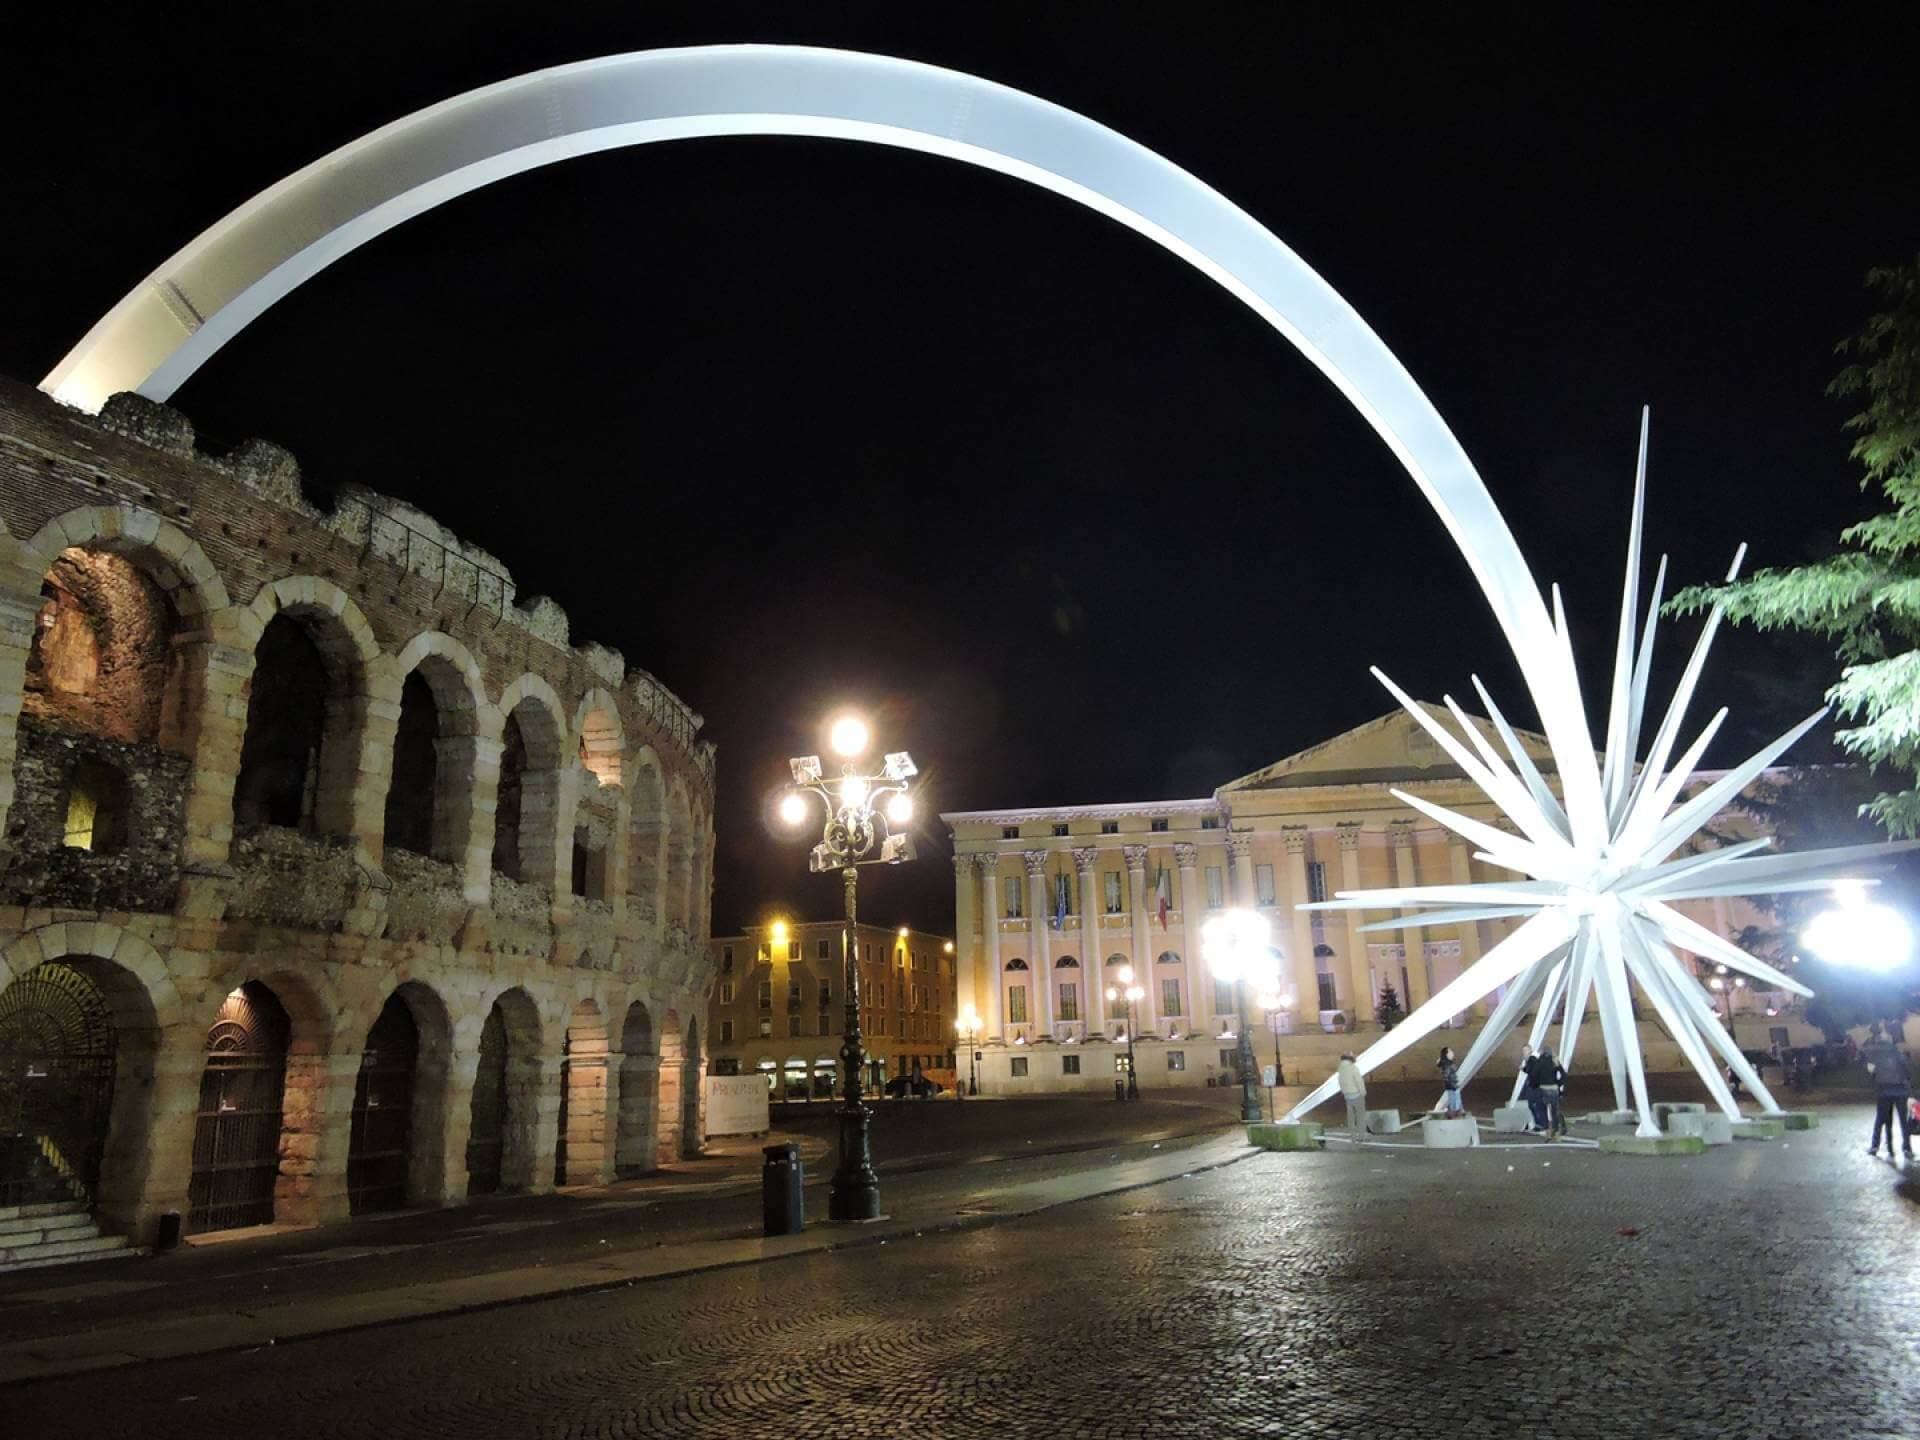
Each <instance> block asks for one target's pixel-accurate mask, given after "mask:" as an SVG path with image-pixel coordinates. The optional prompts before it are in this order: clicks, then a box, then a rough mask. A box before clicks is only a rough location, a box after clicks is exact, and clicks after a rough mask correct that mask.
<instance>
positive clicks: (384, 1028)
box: [347, 995, 420, 1215]
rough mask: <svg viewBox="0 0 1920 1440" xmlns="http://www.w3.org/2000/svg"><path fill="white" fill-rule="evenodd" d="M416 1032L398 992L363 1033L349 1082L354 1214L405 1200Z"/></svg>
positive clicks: (393, 1206)
mask: <svg viewBox="0 0 1920 1440" xmlns="http://www.w3.org/2000/svg"><path fill="white" fill-rule="evenodd" d="M419 1053H420V1031H419V1029H418V1027H416V1026H415V1025H414V1023H413V1012H412V1011H411V1010H409V1009H407V1002H406V1001H404V1000H402V999H401V998H400V997H399V996H398V995H390V996H388V997H387V1003H386V1006H385V1008H383V1009H382V1010H381V1011H380V1018H379V1019H378V1020H375V1021H374V1022H373V1028H372V1029H371V1030H369V1031H368V1032H367V1047H366V1049H365V1050H363V1051H362V1052H361V1054H360V1075H359V1078H358V1079H357V1080H355V1081H354V1085H353V1124H352V1129H351V1132H350V1136H349V1140H348V1146H347V1208H348V1210H349V1212H350V1213H352V1214H355V1215H361V1214H365V1213H366V1212H367V1211H370V1210H398V1209H400V1208H401V1207H402V1206H404V1205H405V1204H406V1203H407V1156H408V1151H409V1150H410V1149H411V1142H412V1139H413V1071H414V1061H415V1060H416V1059H417V1058H418V1057H419Z"/></svg>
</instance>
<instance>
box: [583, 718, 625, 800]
mask: <svg viewBox="0 0 1920 1440" xmlns="http://www.w3.org/2000/svg"><path fill="white" fill-rule="evenodd" d="M625 748H626V740H625V736H624V733H623V732H622V730H621V728H620V717H619V715H618V713H617V712H615V711H613V710H609V709H606V708H605V707H603V706H598V705H596V706H594V707H593V708H591V709H589V710H588V711H587V713H586V715H585V717H584V718H583V719H582V720H581V722H580V749H579V759H580V764H581V767H582V768H583V769H585V770H586V772H587V773H588V774H589V775H591V776H592V777H593V781H594V784H596V785H599V786H617V785H618V784H619V783H620V779H621V775H620V769H621V767H620V758H621V751H623V750H624V749H625Z"/></svg>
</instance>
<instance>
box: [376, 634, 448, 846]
mask: <svg viewBox="0 0 1920 1440" xmlns="http://www.w3.org/2000/svg"><path fill="white" fill-rule="evenodd" d="M440 730H441V722H440V706H439V703H438V702H437V701H436V700H435V699H434V695H433V687H432V686H431V685H430V684H428V683H427V679H426V677H425V676H424V675H422V674H421V673H420V672H419V671H418V670H415V671H414V672H413V673H412V674H411V675H409V676H407V678H406V681H405V683H404V684H402V685H401V687H400V720H399V723H398V724H397V725H396V726H395V727H394V732H393V775H392V778H391V780H390V781H389V782H388V785H387V819H386V837H387V847H388V848H389V849H400V850H411V851H412V852H413V853H414V854H416V855H432V854H434V832H435V830H436V829H437V828H439V824H438V822H439V820H440V817H439V814H438V809H439V795H440V757H439V753H438V748H437V742H438V741H439V739H440Z"/></svg>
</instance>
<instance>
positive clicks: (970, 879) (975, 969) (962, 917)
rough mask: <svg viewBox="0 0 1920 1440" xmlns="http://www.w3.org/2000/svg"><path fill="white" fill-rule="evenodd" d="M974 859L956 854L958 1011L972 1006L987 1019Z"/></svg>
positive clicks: (954, 880)
mask: <svg viewBox="0 0 1920 1440" xmlns="http://www.w3.org/2000/svg"><path fill="white" fill-rule="evenodd" d="M974 859H975V857H974V856H972V855H956V856H954V857H953V952H954V953H953V973H954V979H955V987H956V990H957V992H958V993H957V994H956V996H955V1003H957V1004H958V1005H959V1007H960V1012H959V1013H965V1011H966V1008H967V1007H968V1006H969V1005H971V1006H972V1007H973V1009H974V1013H975V1014H976V1015H980V1016H982V1017H983V1018H984V1017H985V1015H986V1013H987V1005H986V999H987V997H986V996H984V995H982V994H981V993H980V974H979V965H980V941H979V939H978V936H977V933H976V932H975V930H974V928H973V916H974V904H973V897H974V888H975V887H974V877H975V876H976V875H977V874H978V873H979V867H978V866H976V865H975V864H974V863H973V862H974ZM955 1018H956V1019H957V1018H958V1015H957V1014H956V1016H955ZM956 1033H957V1032H956Z"/></svg>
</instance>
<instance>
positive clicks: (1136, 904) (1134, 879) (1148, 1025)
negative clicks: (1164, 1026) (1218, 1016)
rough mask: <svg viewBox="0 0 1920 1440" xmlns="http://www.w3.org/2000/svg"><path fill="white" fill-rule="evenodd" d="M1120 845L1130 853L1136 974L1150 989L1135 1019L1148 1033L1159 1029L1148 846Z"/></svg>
mask: <svg viewBox="0 0 1920 1440" xmlns="http://www.w3.org/2000/svg"><path fill="white" fill-rule="evenodd" d="M1120 848H1121V851H1122V853H1124V854H1125V855H1126V857H1127V883H1128V884H1129V885H1130V886H1131V887H1132V890H1133V895H1132V897H1131V898H1132V900H1133V978H1134V983H1135V984H1137V985H1138V986H1139V987H1140V988H1141V989H1142V990H1143V991H1145V992H1146V994H1145V997H1144V998H1143V999H1142V1000H1141V1001H1140V1003H1139V1004H1138V1005H1136V1006H1134V1009H1133V1013H1134V1023H1135V1024H1136V1025H1138V1026H1139V1028H1140V1031H1141V1033H1142V1034H1145V1033H1146V1032H1147V1031H1149V1030H1152V1031H1158V1029H1159V1026H1157V1025H1156V1024H1155V1023H1154V1019H1153V1015H1154V1008H1155V1002H1156V1000H1157V999H1158V996H1157V995H1156V994H1155V988H1156V987H1155V984H1154V978H1153V927H1152V922H1151V921H1150V919H1149V918H1148V914H1147V847H1146V846H1144V845H1123V846H1121V847H1120Z"/></svg>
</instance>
